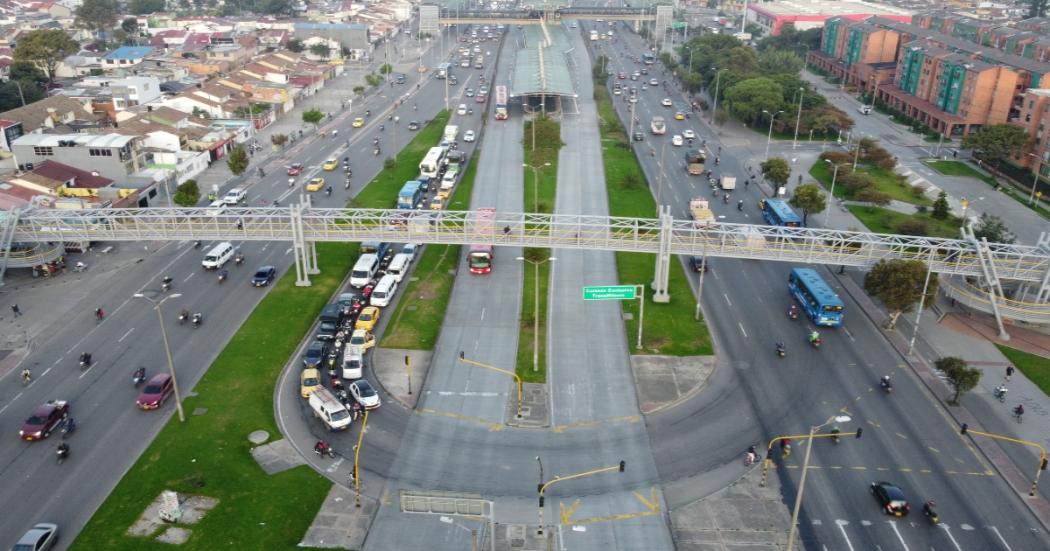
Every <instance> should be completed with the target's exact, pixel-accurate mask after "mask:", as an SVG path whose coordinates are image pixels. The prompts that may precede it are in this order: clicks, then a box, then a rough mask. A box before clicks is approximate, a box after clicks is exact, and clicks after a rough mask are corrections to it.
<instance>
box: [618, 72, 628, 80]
mask: <svg viewBox="0 0 1050 551" xmlns="http://www.w3.org/2000/svg"><path fill="white" fill-rule="evenodd" d="M619 77H620V80H624V79H626V78H627V73H620V74H619Z"/></svg>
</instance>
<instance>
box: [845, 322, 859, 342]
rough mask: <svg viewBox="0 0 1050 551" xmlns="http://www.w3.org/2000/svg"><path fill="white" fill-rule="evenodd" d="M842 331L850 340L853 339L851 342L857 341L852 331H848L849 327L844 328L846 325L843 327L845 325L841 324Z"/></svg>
mask: <svg viewBox="0 0 1050 551" xmlns="http://www.w3.org/2000/svg"><path fill="white" fill-rule="evenodd" d="M842 331H843V332H844V333H846V336H847V337H849V340H851V341H853V342H857V339H855V338H853V333H850V332H849V329H846V327H845V326H843V327H842Z"/></svg>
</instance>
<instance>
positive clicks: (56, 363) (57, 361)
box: [51, 358, 62, 366]
mask: <svg viewBox="0 0 1050 551" xmlns="http://www.w3.org/2000/svg"><path fill="white" fill-rule="evenodd" d="M61 362H62V358H59V359H57V360H55V363H53V364H51V365H52V366H56V365H58V364H59V363H61Z"/></svg>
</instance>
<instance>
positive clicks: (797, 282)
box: [788, 268, 845, 327]
mask: <svg viewBox="0 0 1050 551" xmlns="http://www.w3.org/2000/svg"><path fill="white" fill-rule="evenodd" d="M788 289H790V290H791V295H792V296H794V297H795V300H797V301H798V303H799V306H801V307H802V310H803V311H804V312H805V313H806V315H807V316H809V319H810V321H812V322H813V323H815V324H816V325H824V326H827V327H838V326H839V325H842V313H843V310H844V309H845V305H843V303H842V299H840V298H839V296H838V295H837V294H835V291H832V290H831V287H829V286H828V284H827V283H825V282H824V280H823V279H822V278H821V277H820V276H819V275H817V272H816V270H813V269H810V268H794V269H792V270H791V275H790V276H788Z"/></svg>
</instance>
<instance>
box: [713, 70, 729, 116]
mask: <svg viewBox="0 0 1050 551" xmlns="http://www.w3.org/2000/svg"><path fill="white" fill-rule="evenodd" d="M713 69H715V105H714V107H712V108H711V122H712V123H713V122H715V113H717V112H718V85H719V83H720V81H721V79H722V71H725V70H726V69H719V68H718V67H713Z"/></svg>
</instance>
